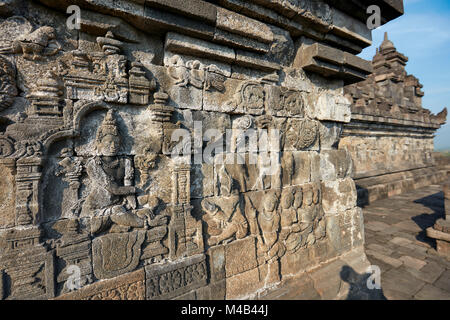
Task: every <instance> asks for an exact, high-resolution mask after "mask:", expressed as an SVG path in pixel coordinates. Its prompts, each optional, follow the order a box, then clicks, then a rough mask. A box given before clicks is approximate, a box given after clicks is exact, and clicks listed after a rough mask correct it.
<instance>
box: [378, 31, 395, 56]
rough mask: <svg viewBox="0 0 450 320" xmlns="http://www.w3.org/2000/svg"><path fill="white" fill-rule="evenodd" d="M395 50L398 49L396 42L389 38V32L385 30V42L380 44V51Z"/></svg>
mask: <svg viewBox="0 0 450 320" xmlns="http://www.w3.org/2000/svg"><path fill="white" fill-rule="evenodd" d="M395 50H396V49H395V46H394V43H392V41H391V40H389V38H388V33H387V32H385V33H384V41H383V43H382V44H381V46H380V51H381V52H382V53H384V52H386V51H395Z"/></svg>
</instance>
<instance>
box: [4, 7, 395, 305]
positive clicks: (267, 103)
mask: <svg viewBox="0 0 450 320" xmlns="http://www.w3.org/2000/svg"><path fill="white" fill-rule="evenodd" d="M148 2H149V4H148V6H145V7H144V6H143V5H142V4H141V2H140V1H123V3H122V4H121V5H117V6H114V5H112V4H110V3H109V1H95V2H94V1H79V2H77V4H78V5H80V6H81V8H82V13H83V14H82V20H81V30H72V31H70V30H68V29H66V19H67V16H66V15H65V10H66V8H67V6H66V4H67V3H65V1H58V2H54V1H12V2H11V3H12V4H11V5H10V6H7V7H4V8H3V10H2V11H0V12H1V14H2V18H1V20H0V120H1V122H0V124H1V126H0V129H1V130H0V172H1V173H2V175H1V177H0V185H1V192H0V207H1V211H0V212H1V216H0V289H1V290H0V298H2V299H50V298H55V297H59V298H62V299H71V298H73V299H172V298H196V299H224V298H227V299H228V298H242V297H249V296H255V294H257V293H258V292H261V291H263V290H266V289H267V288H270V287H272V286H274V285H277V284H279V283H280V282H281V281H282V280H283V279H285V278H289V277H292V276H295V275H297V274H299V273H301V272H303V271H305V270H307V269H309V268H313V267H316V266H318V265H319V264H320V263H322V262H325V261H329V260H330V259H335V258H337V257H339V256H341V255H343V254H345V253H348V252H351V251H353V250H356V249H357V248H360V247H361V246H362V244H363V239H364V235H363V225H362V218H361V210H360V209H359V208H357V207H356V188H355V183H354V181H353V180H352V178H351V175H352V162H351V158H350V154H349V153H348V152H347V151H345V150H338V149H337V145H338V141H339V138H340V131H341V128H342V124H343V123H347V122H349V121H350V102H349V101H348V100H347V99H346V98H345V97H344V91H343V86H344V83H352V82H354V81H357V80H361V79H362V78H364V77H365V75H366V74H368V73H369V71H370V65H369V64H368V63H367V62H366V61H364V60H361V59H359V58H357V57H356V56H353V54H352V53H355V52H356V51H358V50H359V51H360V50H361V49H362V48H363V47H364V46H367V45H368V42H370V40H368V39H366V38H370V32H369V31H368V30H366V29H364V28H365V26H364V23H363V22H361V21H360V20H358V19H357V18H353V17H350V16H348V19H350V20H351V21H353V25H354V26H357V28H359V29H357V30H355V32H357V33H360V34H361V36H357V37H356V36H355V35H354V33H352V32H349V34H348V35H347V36H346V38H348V37H350V39H352V40H344V39H341V38H340V36H339V35H342V30H347V29H345V28H344V27H345V26H344V25H342V23H343V20H342V17H343V16H347V15H346V14H345V13H344V12H343V11H340V9H336V8H334V7H332V6H330V5H328V4H327V3H326V2H323V3H322V2H321V5H320V6H319V7H315V6H312V4H310V3H309V2H308V1H306V2H305V6H306V7H305V8H306V9H304V8H300V7H299V5H298V4H296V5H294V4H292V5H289V6H286V4H282V3H281V2H280V3H278V2H277V4H276V5H275V7H274V6H270V7H265V6H260V5H255V8H254V9H253V10H250V11H248V12H247V14H246V15H245V16H244V15H240V14H237V13H235V12H233V11H230V10H228V9H226V8H230V7H229V3H228V2H227V1H221V2H220V4H221V6H217V5H214V4H212V3H210V2H203V1H192V3H191V2H189V4H188V5H187V7H185V6H181V5H179V6H178V7H177V6H176V5H175V4H176V3H178V2H177V1H175V2H168V1H148ZM159 2H160V3H159ZM152 3H159V4H158V5H157V6H155V8H153V5H152ZM400 3H401V2H400ZM44 5H45V6H44ZM245 5H246V4H245V3H243V4H242V6H245ZM161 7H162V8H164V10H163V11H158V10H160V9H158V8H161ZM270 8H272V9H270ZM305 10H306V11H305ZM342 10H344V9H342ZM156 13H158V14H161V15H160V19H159V20H158V19H156V18H155V14H156ZM259 13H263V14H262V17H260V18H259V19H257V18H256V16H258V15H259ZM394 14H396V15H399V14H401V13H399V12H397V11H394ZM286 15H288V16H291V17H292V16H293V15H296V17H297V18H296V19H292V20H291V19H287V18H286ZM273 17H279V19H278V18H277V19H275V21H278V22H275V21H274V18H273ZM282 18H283V19H282ZM308 19H309V20H308ZM333 19H334V20H333ZM200 20H201V21H206V26H207V28H204V26H203V25H202V23H203V22H202V23H201V22H199V21H200ZM310 20H311V21H310ZM305 21H306V22H308V21H309V22H308V24H306V22H305ZM211 25H215V28H214V27H211ZM303 25H308V26H309V27H308V28H307V29H304V27H303ZM325 26H328V27H325ZM149 29H151V30H149ZM211 30H212V31H211ZM301 30H303V31H301ZM336 30H338V31H336ZM339 30H341V31H339ZM209 32H212V33H209ZM312 34H315V35H316V37H313V38H311V35H312ZM317 37H319V38H321V39H323V41H320V42H318V41H317ZM313 39H316V40H313ZM362 39H366V40H364V41H363V40H362ZM337 42H338V43H340V42H342V43H341V44H342V45H340V47H341V48H342V47H345V48H347V49H345V50H341V49H336V48H333V46H335V45H336V43H337ZM343 57H346V59H347V60H348V61H347V62H346V64H345V65H346V67H345V68H344V64H343V62H342V61H343ZM341 58H342V59H341ZM350 58H351V59H350ZM324 59H325V60H326V61H328V64H333V65H334V66H335V67H334V68H335V72H332V73H331V74H330V72H329V70H328V69H327V67H325V66H324V65H323V63H321V62H320V61H323V60H324ZM352 68H353V69H352ZM352 70H353V71H352ZM355 70H357V72H356V71H355ZM199 123H200V125H199ZM250 132H253V133H255V134H254V135H250V134H249V133H250ZM242 133H244V134H242ZM268 139H270V140H268ZM223 141H225V142H226V143H223ZM267 141H270V143H268V142H267ZM243 147H244V148H243ZM182 155H183V156H182ZM255 159H256V160H255ZM355 252H356V251H355ZM357 252H360V251H357ZM358 255H359V253H358ZM74 266H75V268H76V269H77V270H79V274H78V276H79V277H78V278H79V279H77V282H76V287H77V288H79V287H82V288H81V289H80V290H76V291H74V292H71V291H73V290H74V288H73V285H74V283H73V277H71V275H73V268H74ZM100 280H102V281H100Z"/></svg>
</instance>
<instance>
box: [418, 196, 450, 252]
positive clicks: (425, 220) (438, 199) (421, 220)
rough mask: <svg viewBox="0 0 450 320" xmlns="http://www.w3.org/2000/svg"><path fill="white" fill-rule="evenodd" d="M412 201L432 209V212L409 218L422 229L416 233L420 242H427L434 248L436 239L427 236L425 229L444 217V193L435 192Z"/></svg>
mask: <svg viewBox="0 0 450 320" xmlns="http://www.w3.org/2000/svg"><path fill="white" fill-rule="evenodd" d="M414 203H418V204H421V205H423V206H425V207H427V208H429V209H431V210H433V213H432V214H427V213H422V214H420V215H417V216H414V217H411V219H412V220H413V221H414V222H415V223H416V224H417V225H418V226H419V227H420V229H422V231H420V232H419V233H418V234H417V235H416V239H417V240H418V241H420V242H424V243H427V244H429V245H431V246H432V247H433V248H434V249H436V240H435V239H431V238H429V237H428V236H427V232H426V229H427V228H429V227H432V226H434V224H435V223H436V221H437V220H438V219H440V218H444V216H445V212H444V193H443V192H437V193H435V194H432V195H429V196H426V197H423V198H420V199H417V200H414Z"/></svg>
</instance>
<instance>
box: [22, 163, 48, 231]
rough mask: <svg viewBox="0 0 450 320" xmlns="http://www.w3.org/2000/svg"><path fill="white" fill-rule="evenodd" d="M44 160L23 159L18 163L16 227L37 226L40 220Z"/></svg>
mask: <svg viewBox="0 0 450 320" xmlns="http://www.w3.org/2000/svg"><path fill="white" fill-rule="evenodd" d="M41 169H42V159H40V158H36V157H32V158H22V159H19V160H18V161H17V175H16V190H17V192H16V225H18V226H23V225H29V224H36V223H37V221H38V219H39V209H40V208H39V183H40V181H41V176H42V171H41Z"/></svg>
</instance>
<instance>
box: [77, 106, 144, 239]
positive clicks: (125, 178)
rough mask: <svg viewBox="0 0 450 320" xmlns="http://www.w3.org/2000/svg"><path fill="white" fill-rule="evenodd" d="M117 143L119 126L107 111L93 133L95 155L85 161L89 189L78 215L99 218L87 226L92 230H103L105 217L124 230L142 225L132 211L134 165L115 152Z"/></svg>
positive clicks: (119, 141)
mask: <svg viewBox="0 0 450 320" xmlns="http://www.w3.org/2000/svg"><path fill="white" fill-rule="evenodd" d="M120 144H121V140H120V135H119V128H118V126H117V123H116V119H115V117H114V113H113V111H112V110H110V111H109V112H108V114H107V115H106V117H105V119H104V120H103V123H102V125H101V126H100V128H99V129H98V132H97V137H96V149H97V155H96V156H94V157H92V158H91V159H89V160H88V161H87V163H86V171H87V174H88V176H89V179H90V190H89V194H88V196H87V197H86V199H85V202H84V204H83V208H82V212H81V217H96V218H102V223H94V224H93V225H91V231H92V232H93V233H95V232H96V231H99V229H103V228H104V227H105V224H108V223H107V221H108V220H109V219H110V220H111V221H112V222H113V223H114V224H116V225H118V226H122V227H124V228H123V229H124V230H128V228H129V227H144V225H145V220H144V219H142V218H140V217H138V216H137V215H136V214H134V212H132V210H134V209H136V207H137V204H136V196H135V194H136V188H135V187H134V186H133V183H134V168H133V164H132V160H131V159H130V158H128V157H125V156H119V155H118V153H119V148H120ZM108 218H109V219H108ZM94 225H95V226H94ZM93 226H94V227H93ZM96 229H97V230H96ZM116 229H117V228H116ZM119 229H120V228H119Z"/></svg>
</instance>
